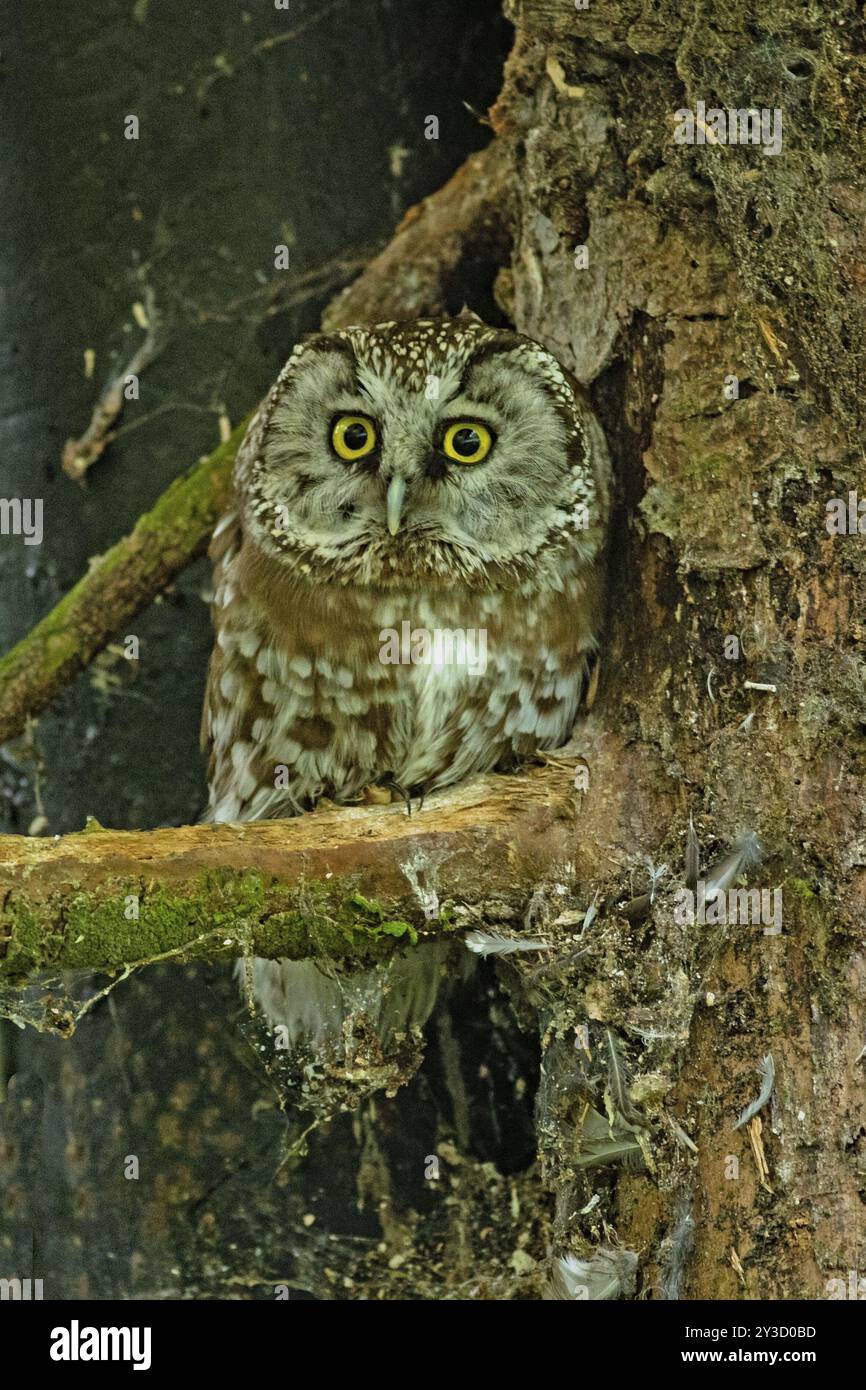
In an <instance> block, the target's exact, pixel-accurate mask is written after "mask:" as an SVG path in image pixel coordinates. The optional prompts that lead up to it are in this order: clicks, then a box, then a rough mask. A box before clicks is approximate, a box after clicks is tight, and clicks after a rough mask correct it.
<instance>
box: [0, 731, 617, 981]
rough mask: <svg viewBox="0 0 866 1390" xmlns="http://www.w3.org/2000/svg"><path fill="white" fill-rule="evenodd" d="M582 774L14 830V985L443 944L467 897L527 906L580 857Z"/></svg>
mask: <svg viewBox="0 0 866 1390" xmlns="http://www.w3.org/2000/svg"><path fill="white" fill-rule="evenodd" d="M610 756H611V757H618V756H619V752H618V751H616V750H613V749H611V750H610ZM573 772H574V760H573V759H572V760H571V761H569V760H567V759H564V760H560V759H559V758H557V760H556V761H555V762H552V763H551V764H550V765H548V766H545V767H539V768H535V769H533V770H532V771H531V772H529V773H528V774H526V775H524V776H516V777H499V776H491V777H481V778H476V779H475V780H474V781H472V782H470V783H467V784H466V785H464V786H462V787H459V788H456V789H454V790H451V791H448V792H446V793H442V794H440V795H438V796H434V797H431V798H430V799H429V800H428V801H427V802H426V803H425V804H424V806H423V807H421V808H420V809H419V808H417V806H416V807H415V808H413V813H412V815H411V817H410V816H408V815H407V813H406V809H405V808H404V807H403V806H402V805H392V806H388V807H383V806H375V807H374V806H363V807H339V808H338V807H334V806H330V805H323V806H320V807H319V809H318V810H316V811H315V812H313V813H311V814H309V815H305V816H300V817H298V818H297V819H294V820H288V821H265V822H258V823H254V824H251V825H244V826H239V825H192V826H181V827H177V828H171V829H161V830H152V831H122V830H105V829H102V828H101V827H98V826H96V825H95V824H94V823H91V825H90V826H89V827H88V828H87V829H86V830H84V831H81V832H79V833H77V834H74V835H64V836H58V837H56V838H54V839H28V838H26V837H24V836H18V835H15V836H12V835H7V836H2V837H0V981H6V982H7V983H18V982H21V981H23V980H24V979H25V978H26V977H27V976H28V975H31V974H33V973H35V972H39V971H43V970H48V969H50V970H53V971H56V970H58V969H68V968H87V969H91V970H116V969H119V968H121V967H123V966H124V965H130V964H134V963H139V962H143V961H147V960H148V959H152V958H154V957H161V956H164V955H165V954H166V953H171V952H174V953H178V954H181V953H182V954H183V955H184V956H188V957H189V958H195V959H213V958H215V957H218V956H226V955H237V954H238V953H239V952H240V951H242V950H254V951H255V953H256V954H258V955H264V956H271V957H279V956H289V957H294V958H298V957H315V956H330V957H355V958H361V959H363V958H367V957H369V956H370V955H371V953H372V954H376V953H377V952H378V951H379V950H381V949H383V948H385V947H388V948H390V947H391V946H392V945H393V942H394V940H395V938H402V939H403V941H404V943H409V942H414V941H415V940H416V939H417V938H416V932H417V933H419V934H421V935H423V936H435V935H441V934H442V933H443V932H447V931H449V930H452V929H453V927H454V925H455V919H454V912H453V910H452V906H453V904H455V903H456V904H459V905H460V906H461V907H465V906H467V905H468V906H470V907H471V905H472V904H477V903H481V902H489V901H490V900H491V899H497V898H501V899H502V900H503V901H507V902H514V901H517V902H519V901H520V900H521V895H522V896H523V898H524V899H525V897H526V896H527V895H528V893H530V892H531V890H532V887H533V885H534V884H536V883H538V882H539V880H540V879H543V878H544V876H545V875H546V874H548V873H550V872H551V871H554V870H555V869H556V867H557V865H562V864H563V863H564V862H565V861H566V860H568V859H572V858H573V852H574V851H573V838H574V820H573V816H574V809H575V793H574V789H573ZM593 842H594V841H593V840H591V841H590V847H591V845H592V844H593ZM586 849H587V846H586V845H584V851H586ZM460 920H462V921H463V922H465V921H466V920H467V919H466V917H465V915H464V916H463V917H461V919H460ZM185 948H188V949H185Z"/></svg>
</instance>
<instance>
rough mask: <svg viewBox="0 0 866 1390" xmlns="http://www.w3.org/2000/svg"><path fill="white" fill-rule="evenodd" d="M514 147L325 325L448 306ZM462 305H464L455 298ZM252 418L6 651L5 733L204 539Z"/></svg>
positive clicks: (489, 153)
mask: <svg viewBox="0 0 866 1390" xmlns="http://www.w3.org/2000/svg"><path fill="white" fill-rule="evenodd" d="M507 173H508V156H507V154H506V152H505V149H504V147H501V146H500V145H499V144H498V143H497V142H494V143H493V144H492V145H490V146H488V148H487V149H486V150H483V151H481V153H480V154H476V155H472V156H471V157H470V158H469V159H468V160H467V161H466V163H465V164H464V165H462V167H461V168H460V169H458V171H457V173H456V174H455V175H454V176H453V177H452V178H451V179H450V180H449V182H448V183H447V184H445V185H444V186H443V187H442V188H441V189H440V190H438V192H436V193H435V194H434V195H433V196H432V197H430V198H427V199H425V200H424V202H423V203H421V204H420V205H419V206H418V207H414V208H412V209H410V211H409V212H408V213H407V214H406V216H405V217H404V219H403V222H402V224H401V226H400V228H399V229H398V231H397V233H396V235H395V237H394V240H393V241H392V243H391V244H390V245H389V246H388V247H386V249H385V250H384V251H383V252H382V253H381V255H379V256H378V257H376V259H375V260H374V261H372V262H371V264H370V265H369V267H368V268H367V270H366V271H365V272H364V274H363V275H361V276H360V277H359V279H358V280H357V281H356V282H355V283H354V284H353V285H351V286H350V287H349V288H348V289H347V290H345V291H344V292H343V293H342V294H341V295H339V296H338V297H337V299H336V300H335V301H334V303H333V304H332V306H331V308H330V309H329V310H328V313H327V314H326V316H325V326H326V327H327V328H337V327H340V326H342V325H346V324H349V323H356V322H370V321H375V320H377V319H387V318H412V317H414V316H416V315H420V314H425V313H428V314H433V313H437V312H441V311H442V310H443V309H445V308H446V307H448V305H449V285H450V283H451V280H452V278H453V277H454V275H455V272H456V270H457V267H458V265H459V264H460V262H461V260H462V259H464V258H466V257H467V256H472V255H473V254H474V253H475V251H476V250H477V248H478V247H479V246H480V245H482V244H484V243H485V242H486V241H488V240H490V239H491V238H494V237H498V238H499V240H500V241H501V239H502V235H503V233H502V228H503V227H504V225H505V222H506V220H507V219H506V216H505V213H504V208H505V204H506V186H507ZM458 307H459V306H458ZM246 424H247V422H246V421H244V422H243V423H242V424H241V425H239V426H238V428H237V429H236V430H235V431H234V432H233V434H232V436H231V438H230V439H229V440H227V441H226V442H225V443H224V444H221V445H220V447H219V448H218V449H215V450H214V452H213V453H212V454H210V455H209V456H208V457H207V458H205V459H203V460H201V461H200V462H199V463H197V464H196V465H195V466H194V467H193V468H191V469H190V470H189V471H188V472H187V473H185V474H184V475H183V476H182V477H180V478H178V479H176V481H175V482H173V483H172V484H171V486H170V487H169V488H168V489H167V490H166V491H165V492H164V493H163V495H162V496H161V497H160V499H159V500H158V501H157V503H156V504H155V506H154V507H153V508H152V509H151V510H150V511H149V512H147V513H146V514H145V515H144V516H143V517H141V518H140V519H139V521H138V522H137V523H136V525H135V527H134V529H133V530H132V532H131V533H130V534H129V535H128V536H125V537H124V538H123V540H120V541H118V542H117V544H116V545H114V546H112V548H111V549H110V550H109V551H107V552H106V553H105V554H104V555H102V556H100V558H99V559H98V560H97V561H95V562H94V563H93V564H92V566H91V568H90V570H89V571H88V573H87V574H86V575H84V576H83V578H82V579H80V580H79V581H78V583H77V584H76V585H75V587H74V588H73V589H72V590H71V591H70V592H69V593H68V594H66V596H65V597H64V598H63V599H61V601H60V603H58V604H57V606H56V607H55V608H53V609H52V610H51V612H50V613H48V614H47V615H46V617H44V618H43V619H42V621H41V622H40V623H39V624H37V626H36V627H35V628H34V629H33V631H32V632H30V633H28V635H27V636H26V637H24V638H22V640H21V641H20V642H19V643H18V644H17V646H15V647H13V649H12V650H11V651H10V652H9V653H7V655H6V656H4V657H3V658H2V659H0V743H3V742H5V741H6V740H7V739H9V738H12V737H13V736H14V735H15V734H17V733H20V732H21V730H22V729H23V727H24V724H25V721H26V719H27V718H28V716H30V715H33V714H36V713H38V712H39V710H41V709H44V707H45V706H46V705H47V704H49V702H50V701H51V700H52V699H53V698H54V697H55V696H56V695H57V694H58V692H59V691H60V690H62V689H63V687H64V686H65V685H67V684H68V683H69V681H71V680H72V679H73V678H74V677H75V676H76V675H77V674H78V672H79V671H81V670H83V668H84V667H85V666H86V665H87V664H88V662H90V661H91V660H92V659H93V657H94V656H96V655H97V653H98V652H99V651H100V650H101V649H102V648H103V647H104V646H105V644H106V643H107V642H108V641H110V640H111V638H112V636H113V635H114V634H115V633H116V632H117V631H118V629H119V628H120V627H121V626H122V625H123V624H124V623H125V622H127V621H128V620H129V619H130V618H131V617H133V615H134V614H135V613H137V612H138V611H139V610H140V609H141V608H143V607H144V606H145V605H146V604H147V603H149V602H150V601H151V599H152V598H153V597H154V596H155V595H156V594H157V593H159V592H160V590H161V589H164V588H165V586H166V585H167V584H168V583H170V582H171V580H172V579H173V578H174V576H175V575H176V574H178V573H179V572H180V571H181V570H182V569H184V567H185V566H186V565H188V564H189V563H190V561H191V560H193V559H194V558H195V557H196V555H199V554H200V553H201V552H202V550H203V549H204V548H205V546H206V545H207V542H208V538H209V536H210V534H211V532H212V530H213V528H214V526H215V524H216V522H217V520H218V519H219V516H220V513H221V512H222V511H223V510H224V508H225V505H226V503H227V501H228V498H229V495H230V486H231V469H232V463H233V461H234V457H235V453H236V451H237V448H238V445H239V444H240V441H241V439H242V438H243V434H244V430H245V429H246Z"/></svg>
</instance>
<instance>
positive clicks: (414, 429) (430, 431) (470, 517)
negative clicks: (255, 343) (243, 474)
mask: <svg viewBox="0 0 866 1390" xmlns="http://www.w3.org/2000/svg"><path fill="white" fill-rule="evenodd" d="M386 327H388V328H389V329H390V331H389V332H384V331H380V330H378V329H373V330H366V329H357V330H355V329H353V330H347V331H346V332H345V333H344V334H338V335H334V336H333V337H330V338H321V339H313V340H311V341H310V343H309V344H308V345H306V346H305V347H304V349H303V351H302V352H301V353H300V355H299V357H298V360H297V363H296V365H294V366H293V370H292V372H291V375H290V376H289V377H288V379H287V381H286V387H285V390H284V392H283V394H282V396H281V397H280V398H278V399H277V401H276V403H275V404H274V407H273V410H272V412H271V414H270V418H269V421H268V425H267V430H266V434H265V438H264V443H263V448H262V457H261V462H260V466H259V469H258V473H257V477H256V483H255V501H256V509H255V517H256V524H257V529H259V527H261V529H260V530H259V534H260V536H261V531H262V530H263V529H264V527H263V526H262V524H261V522H260V518H263V519H264V520H265V522H266V521H267V519H268V518H269V516H270V514H271V512H272V511H273V512H276V511H278V510H281V511H282V512H283V513H284V514H285V518H286V519H285V521H284V523H283V526H282V527H281V530H282V531H283V533H284V534H282V535H278V534H276V532H275V531H274V530H273V529H271V528H268V531H267V533H266V535H265V536H262V539H263V540H265V541H266V543H267V544H268V548H269V549H270V550H271V551H272V553H274V554H275V555H279V556H280V557H281V558H283V559H284V561H286V562H287V563H298V564H302V563H304V564H308V565H312V566H324V567H326V568H327V567H333V569H334V572H335V574H339V575H340V576H343V577H346V576H349V575H352V574H354V575H356V576H357V577H358V578H359V579H363V581H364V582H373V581H374V579H376V578H379V577H381V576H385V577H388V576H390V575H391V574H392V573H394V574H396V573H397V571H398V570H399V569H401V568H402V570H409V571H410V572H412V573H414V574H416V575H418V574H423V573H425V572H426V573H428V574H430V575H441V574H444V573H450V572H458V571H459V572H463V573H465V572H466V571H467V570H481V569H483V568H484V567H486V566H502V565H504V566H508V567H515V566H523V565H524V564H528V563H530V562H531V557H532V556H533V555H536V554H538V553H539V552H540V551H541V550H542V549H544V547H545V546H547V545H548V544H549V542H550V540H551V539H552V538H553V537H554V536H555V537H564V536H565V535H566V532H567V529H568V526H569V518H570V516H571V514H572V513H573V511H574V506H575V498H576V493H575V486H576V484H575V478H576V477H577V472H576V465H578V464H579V463H580V462H581V460H582V455H583V447H584V446H583V443H582V441H581V440H580V438H579V431H578V430H577V429H576V428H575V425H574V417H573V415H572V414H571V410H570V405H569V402H568V399H567V392H568V391H569V389H570V388H568V387H567V385H566V383H565V381H564V379H562V381H561V383H559V382H556V381H554V382H553V387H551V382H550V380H549V379H548V378H545V376H544V370H542V368H541V367H540V366H539V365H538V362H539V359H538V357H537V356H534V354H540V355H541V357H542V358H543V357H544V354H543V352H542V350H541V349H539V348H537V347H536V345H534V344H528V343H527V340H520V339H516V335H508V334H502V335H501V336H502V345H501V347H500V345H499V342H498V341H497V335H496V334H495V333H494V331H493V330H490V329H483V330H482V329H475V330H473V331H474V333H475V334H476V339H475V340H474V341H471V333H469V331H468V330H466V332H465V334H464V335H463V336H461V333H460V332H458V331H457V330H456V329H455V327H454V323H453V321H447V322H445V324H444V326H440V324H439V322H437V323H436V324H435V333H434V331H433V330H434V326H431V327H430V331H428V329H427V326H426V325H424V324H420V325H404V326H402V334H403V335H402V337H401V335H400V333H398V331H397V330H398V329H399V328H400V327H401V326H400V325H391V326H386ZM436 335H440V336H436ZM483 335H487V336H486V337H485V336H483ZM515 342H517V344H518V346H515ZM549 360H550V359H548V361H549ZM553 365H554V368H555V364H553ZM545 370H546V368H545Z"/></svg>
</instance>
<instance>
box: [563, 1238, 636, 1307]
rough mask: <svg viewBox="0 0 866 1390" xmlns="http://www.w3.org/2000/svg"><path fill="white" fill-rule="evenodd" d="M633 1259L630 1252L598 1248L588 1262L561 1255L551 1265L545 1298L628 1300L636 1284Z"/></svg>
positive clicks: (588, 1300) (632, 1252)
mask: <svg viewBox="0 0 866 1390" xmlns="http://www.w3.org/2000/svg"><path fill="white" fill-rule="evenodd" d="M636 1276H637V1255H636V1254H635V1252H634V1251H633V1250H615V1249H613V1248H612V1247H611V1246H599V1248H598V1249H597V1250H596V1251H595V1253H594V1254H593V1256H592V1257H591V1259H588V1260H579V1259H578V1257H577V1256H576V1255H561V1256H560V1258H559V1259H558V1260H555V1261H554V1264H553V1269H552V1271H551V1278H550V1284H549V1287H548V1294H549V1297H550V1298H551V1299H555V1300H567V1301H568V1302H575V1301H581V1302H583V1301H586V1302H591V1303H598V1302H600V1301H604V1300H610V1299H614V1298H632V1297H633V1296H634V1291H635V1286H636V1283H637V1278H636Z"/></svg>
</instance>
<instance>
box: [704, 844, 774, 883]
mask: <svg viewBox="0 0 866 1390" xmlns="http://www.w3.org/2000/svg"><path fill="white" fill-rule="evenodd" d="M762 855H763V850H762V848H761V842H760V840H759V839H758V837H757V835H756V834H755V832H754V830H745V831H743V833H742V834H741V835H739V836H738V837H737V839H736V840H735V841H734V845H733V848H732V849H731V851H730V853H729V854H726V855H725V856H724V858H723V859H719V860H717V861H716V863H715V864H713V865H712V866H711V867H710V868H709V869H708V870H707V886H706V896H707V897H710V895H711V894H714V893H725V892H727V890H728V889H729V888H730V886H731V884H732V883H733V882H734V880H735V879H738V878H739V876H740V874H741V873H742V872H743V870H744V869H747V868H749V867H750V865H752V864H759V863H760V862H761V858H762Z"/></svg>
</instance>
